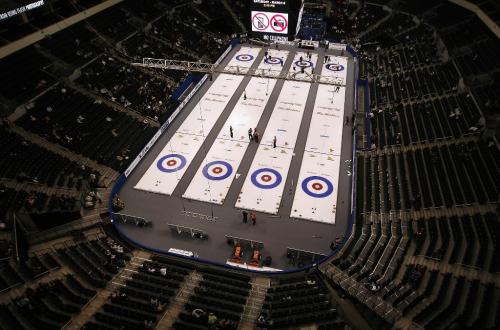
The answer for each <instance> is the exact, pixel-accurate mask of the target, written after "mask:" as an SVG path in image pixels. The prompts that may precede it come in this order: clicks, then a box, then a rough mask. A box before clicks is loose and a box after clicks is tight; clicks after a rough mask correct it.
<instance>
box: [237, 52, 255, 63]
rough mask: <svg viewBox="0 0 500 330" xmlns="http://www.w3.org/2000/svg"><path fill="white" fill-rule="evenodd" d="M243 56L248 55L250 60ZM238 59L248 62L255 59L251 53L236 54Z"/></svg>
mask: <svg viewBox="0 0 500 330" xmlns="http://www.w3.org/2000/svg"><path fill="white" fill-rule="evenodd" d="M242 56H248V60H242V59H241V57H242ZM236 59H237V60H238V61H241V62H248V61H251V60H253V59H254V57H253V55H250V54H240V55H236Z"/></svg>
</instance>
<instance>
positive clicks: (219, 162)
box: [202, 160, 233, 181]
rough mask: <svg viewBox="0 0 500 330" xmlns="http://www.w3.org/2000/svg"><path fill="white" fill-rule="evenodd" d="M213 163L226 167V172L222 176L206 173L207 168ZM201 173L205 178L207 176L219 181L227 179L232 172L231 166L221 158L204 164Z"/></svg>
mask: <svg viewBox="0 0 500 330" xmlns="http://www.w3.org/2000/svg"><path fill="white" fill-rule="evenodd" d="M215 164H220V165H222V166H225V167H226V169H227V172H226V174H224V175H223V176H212V175H210V173H208V168H209V167H210V166H212V165H215ZM202 173H203V175H204V176H205V178H207V179H209V180H215V181H220V180H224V179H227V178H228V177H229V176H230V175H231V174H232V173H233V167H232V166H231V164H229V163H228V162H224V161H222V160H214V161H213V162H210V163H208V164H207V165H205V166H204V167H203V170H202Z"/></svg>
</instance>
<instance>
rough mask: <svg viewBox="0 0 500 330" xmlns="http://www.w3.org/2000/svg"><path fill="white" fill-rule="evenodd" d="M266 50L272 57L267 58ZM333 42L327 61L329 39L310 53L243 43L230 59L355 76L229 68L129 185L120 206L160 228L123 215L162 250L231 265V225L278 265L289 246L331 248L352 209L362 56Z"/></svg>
mask: <svg viewBox="0 0 500 330" xmlns="http://www.w3.org/2000/svg"><path fill="white" fill-rule="evenodd" d="M266 50H267V51H268V53H269V55H270V56H271V57H270V58H269V59H267V60H264V52H265V51H266ZM328 53H329V54H330V55H332V56H331V57H330V59H329V60H328V62H324V55H325V53H324V50H323V49H318V50H315V51H314V52H312V53H311V58H310V59H309V58H308V56H307V54H306V53H305V51H304V50H301V49H296V48H291V47H290V48H287V47H285V46H281V47H280V49H279V50H276V49H263V48H261V47H257V46H251V45H239V46H237V47H235V48H234V49H233V50H232V51H231V52H230V53H229V54H228V56H227V57H226V59H225V60H224V61H223V62H222V64H224V65H231V66H235V65H238V66H240V70H241V71H245V70H248V68H250V67H251V68H257V67H258V68H259V69H265V70H267V71H268V72H269V73H271V74H278V73H279V72H280V71H281V70H289V71H292V72H293V71H295V70H297V72H300V67H301V66H303V67H304V68H305V70H311V68H314V72H315V73H320V74H322V75H323V76H328V77H336V78H339V79H341V80H343V81H345V82H346V87H340V88H338V89H337V88H336V86H333V85H326V84H311V83H307V82H300V81H284V80H276V79H268V78H257V77H250V76H242V75H230V74H220V75H218V76H215V77H214V79H213V81H206V82H205V84H204V85H203V86H202V87H201V88H200V90H199V91H198V92H197V94H196V95H195V96H194V97H193V98H192V99H191V101H190V102H189V103H188V104H187V105H186V107H185V108H184V109H183V111H182V112H181V114H180V115H179V116H178V117H177V118H176V119H175V121H174V123H173V124H171V126H170V127H169V129H168V130H167V131H166V132H165V133H164V134H163V136H162V137H160V139H159V140H158V141H157V142H156V144H155V145H154V147H153V148H152V149H151V150H150V151H149V153H148V154H147V155H146V157H144V159H143V160H142V161H141V162H140V164H139V165H138V166H137V168H136V169H135V170H134V172H133V173H132V174H131V175H130V176H129V178H128V180H127V182H126V184H125V185H124V187H123V188H122V190H121V192H120V197H121V198H122V199H123V200H124V201H125V205H126V207H125V209H124V210H123V211H121V213H123V214H128V215H133V216H138V217H142V218H145V219H147V220H149V221H151V222H152V223H153V226H152V228H138V227H135V226H133V225H130V224H122V223H118V224H117V226H118V227H119V229H120V231H121V232H122V234H123V235H124V236H126V238H128V239H129V240H131V241H132V242H136V243H139V244H140V245H142V246H145V247H148V248H150V249H152V250H155V251H159V252H167V251H168V250H169V249H170V248H175V249H180V250H186V251H192V252H193V253H194V254H195V255H196V256H197V258H199V259H203V260H209V261H212V262H217V263H222V264H225V263H226V261H227V259H228V258H229V257H230V256H231V254H232V246H231V245H228V244H227V240H226V238H225V235H230V236H233V237H239V238H243V239H245V240H252V241H257V242H261V243H262V244H263V249H262V255H263V257H264V258H265V257H266V256H269V255H270V256H272V258H273V262H272V265H271V268H273V269H290V268H293V267H296V266H297V264H296V265H292V264H290V263H289V260H288V258H287V257H286V249H287V247H291V248H295V249H300V250H305V251H311V252H315V253H318V254H325V255H326V254H329V253H330V242H331V241H332V240H334V239H335V237H337V236H341V235H343V234H344V232H345V230H346V227H347V219H348V215H349V213H350V205H351V201H350V196H351V176H348V175H347V170H348V164H347V163H346V162H345V161H346V160H349V159H351V152H352V126H350V125H348V126H344V116H349V117H351V114H352V111H353V93H354V85H353V84H354V72H353V71H354V65H353V59H352V58H347V57H340V56H334V55H340V54H339V53H340V52H339V51H337V54H335V51H333V50H329V51H328ZM301 57H302V61H301ZM308 72H310V71H308ZM299 74H300V73H299ZM249 128H252V129H253V128H257V131H258V132H259V140H260V141H259V143H256V142H255V141H250V139H249V136H248V129H249ZM231 130H232V136H231ZM274 137H276V147H274V145H273V140H274ZM241 209H246V210H254V211H255V213H256V215H257V221H256V225H255V226H253V225H252V224H251V222H250V221H249V222H248V223H246V224H245V223H243V221H242V215H241ZM185 211H188V212H185ZM193 215H194V216H193ZM200 215H202V216H200ZM203 215H205V216H208V217H204V216H203ZM211 216H214V217H216V220H209V219H210V217H211ZM168 224H175V225H179V226H183V227H191V228H196V229H200V230H203V231H204V232H206V233H207V234H208V239H207V240H199V239H193V238H191V237H189V236H188V235H178V234H177V232H174V231H172V230H170V229H169V226H168ZM248 249H250V247H248ZM246 255H249V253H246ZM303 262H304V263H307V262H308V260H304V261H303Z"/></svg>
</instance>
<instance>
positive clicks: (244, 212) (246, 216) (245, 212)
mask: <svg viewBox="0 0 500 330" xmlns="http://www.w3.org/2000/svg"><path fill="white" fill-rule="evenodd" d="M241 214H242V215H243V223H247V222H248V212H247V211H246V210H243V211H242V212H241Z"/></svg>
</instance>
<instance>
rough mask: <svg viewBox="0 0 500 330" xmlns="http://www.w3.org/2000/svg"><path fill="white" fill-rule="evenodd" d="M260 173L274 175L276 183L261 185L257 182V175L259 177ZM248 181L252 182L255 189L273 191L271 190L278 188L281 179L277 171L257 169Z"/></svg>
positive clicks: (265, 168) (266, 168)
mask: <svg viewBox="0 0 500 330" xmlns="http://www.w3.org/2000/svg"><path fill="white" fill-rule="evenodd" d="M262 172H271V173H272V174H274V175H275V176H276V181H275V182H274V183H271V184H269V185H263V184H261V183H260V182H258V181H257V175H259V174H260V173H262ZM250 179H251V180H252V183H253V184H254V185H255V186H256V187H258V188H261V189H273V188H275V187H277V186H279V184H280V183H281V181H282V180H283V179H282V177H281V174H280V173H279V172H278V171H276V170H275V169H272V168H268V167H264V168H259V169H258V170H256V171H255V172H253V173H252V176H251V177H250Z"/></svg>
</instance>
